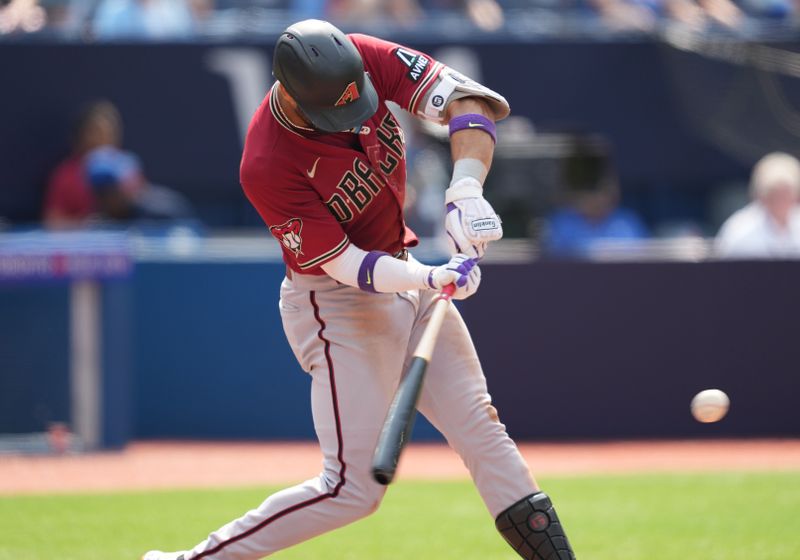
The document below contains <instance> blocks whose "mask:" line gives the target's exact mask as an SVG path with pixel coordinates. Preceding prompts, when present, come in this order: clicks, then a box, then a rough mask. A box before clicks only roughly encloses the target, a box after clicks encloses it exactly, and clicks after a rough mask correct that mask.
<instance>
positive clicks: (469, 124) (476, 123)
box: [467, 122, 483, 128]
mask: <svg viewBox="0 0 800 560" xmlns="http://www.w3.org/2000/svg"><path fill="white" fill-rule="evenodd" d="M467 126H468V127H470V128H475V127H476V126H483V123H479V122H468V123H467Z"/></svg>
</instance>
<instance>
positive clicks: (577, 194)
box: [543, 139, 648, 257]
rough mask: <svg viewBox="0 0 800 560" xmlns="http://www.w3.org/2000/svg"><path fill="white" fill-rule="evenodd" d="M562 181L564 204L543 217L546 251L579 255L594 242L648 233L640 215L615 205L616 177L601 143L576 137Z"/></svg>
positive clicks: (572, 255)
mask: <svg viewBox="0 0 800 560" xmlns="http://www.w3.org/2000/svg"><path fill="white" fill-rule="evenodd" d="M563 184H564V188H565V198H566V200H565V204H564V206H563V207H562V208H560V209H558V210H556V211H555V212H553V213H552V214H550V216H549V217H548V218H547V220H546V225H545V235H544V240H543V249H544V251H545V252H546V253H547V254H549V255H552V256H567V257H582V256H586V255H587V254H588V252H589V250H590V249H591V247H592V245H593V243H595V242H596V241H600V240H608V239H643V238H646V237H647V236H648V233H647V229H646V228H645V226H644V224H643V223H642V221H641V220H640V219H639V217H638V216H637V215H636V214H635V213H634V212H633V211H631V210H627V209H624V208H620V207H619V206H618V204H619V184H618V179H617V175H616V172H615V170H614V169H613V164H612V161H611V156H610V154H609V153H608V150H607V149H606V148H605V147H604V146H602V145H598V144H597V143H596V142H592V141H588V140H585V139H579V140H577V141H576V142H575V145H574V147H573V149H572V152H571V153H570V154H569V155H568V156H567V157H566V158H565V161H564V169H563Z"/></svg>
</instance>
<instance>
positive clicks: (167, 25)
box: [92, 0, 210, 39]
mask: <svg viewBox="0 0 800 560" xmlns="http://www.w3.org/2000/svg"><path fill="white" fill-rule="evenodd" d="M209 4H210V3H209V2H208V0H202V1H201V0H101V2H100V4H99V6H98V7H97V11H96V12H95V14H94V19H93V22H92V30H93V32H94V35H95V37H97V38H98V39H122V38H124V39H129V38H146V39H170V38H185V37H190V36H191V35H192V34H193V33H194V31H195V12H197V13H204V11H205V10H206V8H208V5H209Z"/></svg>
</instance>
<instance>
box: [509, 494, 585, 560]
mask: <svg viewBox="0 0 800 560" xmlns="http://www.w3.org/2000/svg"><path fill="white" fill-rule="evenodd" d="M495 526H496V527H497V530H498V531H500V534H501V535H503V538H505V539H506V541H507V542H508V544H510V545H511V546H512V547H513V548H514V550H516V551H517V552H518V553H519V555H520V556H522V557H523V558H525V559H526V560H575V554H574V553H573V552H572V547H571V546H570V545H569V541H568V540H567V536H566V534H565V533H564V528H563V527H562V526H561V522H560V521H559V520H558V515H556V511H555V509H553V504H552V502H550V498H549V497H548V496H547V494H545V493H544V492H537V493H536V494H531V495H530V496H528V497H527V498H523V499H521V500H520V501H518V502H517V503H515V504H514V505H512V506H511V507H510V508H508V509H507V510H505V511H503V512H502V513H501V514H500V515H498V516H497V521H495Z"/></svg>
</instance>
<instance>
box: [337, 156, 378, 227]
mask: <svg viewBox="0 0 800 560" xmlns="http://www.w3.org/2000/svg"><path fill="white" fill-rule="evenodd" d="M336 188H337V189H339V190H340V191H341V192H340V193H338V192H337V193H334V194H333V196H331V197H330V198H329V199H328V200H327V202H325V205H326V206H327V207H328V210H329V211H330V212H331V214H333V215H334V217H335V218H336V220H337V221H338V222H339V223H345V222H349V221H350V220H352V219H353V210H352V208H355V210H356V211H357V212H358V213H359V214H361V213H362V212H363V211H364V210H365V209H366V207H367V206H369V203H370V202H372V201H373V199H374V198H375V197H376V196H377V195H378V194H379V193H380V192H381V189H382V188H383V181H382V179H381V178H380V176H379V175H377V174H376V173H375V172H374V171H373V170H372V169H370V167H369V166H368V165H367V164H366V163H364V162H363V161H361V160H360V159H359V158H355V159H354V160H353V169H352V171H351V170H348V171H346V172H345V174H344V175H343V176H342V178H341V179H340V180H339V184H338V185H336Z"/></svg>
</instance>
